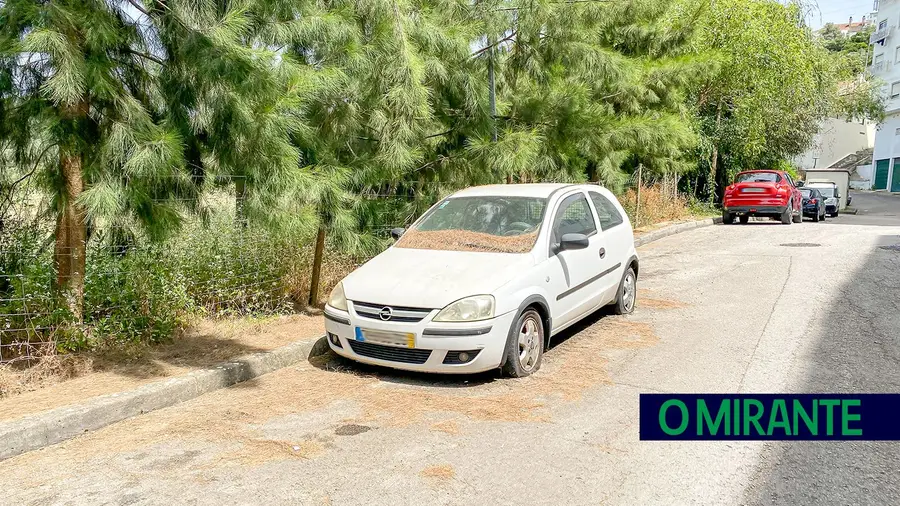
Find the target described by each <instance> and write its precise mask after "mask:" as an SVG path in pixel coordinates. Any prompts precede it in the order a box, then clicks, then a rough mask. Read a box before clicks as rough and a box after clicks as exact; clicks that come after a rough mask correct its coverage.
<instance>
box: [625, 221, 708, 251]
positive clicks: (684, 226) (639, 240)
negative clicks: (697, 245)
mask: <svg viewBox="0 0 900 506" xmlns="http://www.w3.org/2000/svg"><path fill="white" fill-rule="evenodd" d="M720 223H722V218H721V217H720V218H707V219H705V220H698V221H689V222H687V223H679V224H677V225H671V226H668V227H665V228H661V229H659V230H654V231H652V232H647V233H646V234H644V235H642V236H640V237H635V239H634V247H635V248H639V247H641V246H643V245H645V244H648V243H651V242H653V241H658V240H659V239H662V238H663V237H668V236H670V235H675V234H680V233H682V232H687V231H688V230H694V229H695V228H703V227H709V226H712V225H717V224H720Z"/></svg>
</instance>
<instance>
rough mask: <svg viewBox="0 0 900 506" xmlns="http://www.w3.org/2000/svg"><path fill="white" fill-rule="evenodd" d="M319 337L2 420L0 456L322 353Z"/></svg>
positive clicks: (60, 439)
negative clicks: (139, 385)
mask: <svg viewBox="0 0 900 506" xmlns="http://www.w3.org/2000/svg"><path fill="white" fill-rule="evenodd" d="M327 350H328V343H327V342H326V341H325V338H324V337H320V338H317V339H311V340H308V341H301V342H296V343H293V344H289V345H287V346H282V347H280V348H276V349H274V350H271V351H265V352H260V353H253V354H250V355H245V356H242V357H238V358H236V359H234V360H230V361H228V362H224V363H222V364H219V365H217V366H216V367H213V368H209V369H202V370H199V371H192V372H189V373H187V374H183V375H181V376H176V377H174V378H170V379H166V380H161V381H157V382H154V383H149V384H147V385H143V386H141V387H138V388H136V389H134V390H128V391H124V392H116V393H112V394H107V395H101V396H99V397H93V398H91V399H88V400H86V401H84V402H81V403H77V404H73V405H69V406H64V407H61V408H56V409H51V410H49V411H43V412H40V413H35V414H32V415H27V416H24V417H22V418H17V419H15V420H11V421H8V422H0V441H2V444H0V460H5V459H8V458H10V457H15V456H16V455H21V454H22V453H26V452H29V451H33V450H38V449H40V448H43V447H45V446H50V445H54V444H57V443H61V442H63V441H65V440H67V439H71V438H73V437H75V436H78V435H81V434H84V433H86V432H90V431H93V430H97V429H100V428H103V427H105V426H107V425H110V424H113V423H115V422H119V421H122V420H125V419H127V418H131V417H134V416H137V415H141V414H144V413H148V412H150V411H155V410H157V409H162V408H167V407H169V406H173V405H175V404H178V403H180V402H184V401H187V400H190V399H194V398H196V397H199V396H201V395H203V394H206V393H209V392H212V391H215V390H219V389H222V388H225V387H229V386H232V385H235V384H237V383H241V382H244V381H247V380H251V379H253V378H257V377H259V376H262V375H263V374H266V373H269V372H272V371H275V370H277V369H281V368H283V367H287V366H289V365H291V364H294V363H297V362H300V361H302V360H307V359H309V358H311V357H315V356H318V355H321V354H323V353H325V352H326V351H327Z"/></svg>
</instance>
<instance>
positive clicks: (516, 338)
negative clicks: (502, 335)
mask: <svg viewBox="0 0 900 506" xmlns="http://www.w3.org/2000/svg"><path fill="white" fill-rule="evenodd" d="M543 356H544V324H543V322H542V320H541V315H539V314H538V312H537V311H535V310H534V309H528V310H526V311H525V312H524V313H522V315H521V316H519V319H518V320H516V323H515V324H514V326H513V328H512V330H511V332H510V333H509V338H508V339H507V342H506V360H505V361H504V364H503V373H504V374H505V375H507V376H512V377H513V378H523V377H525V376H528V375H530V374H531V373H533V372H535V371H537V370H538V369H540V368H541V359H542V358H543Z"/></svg>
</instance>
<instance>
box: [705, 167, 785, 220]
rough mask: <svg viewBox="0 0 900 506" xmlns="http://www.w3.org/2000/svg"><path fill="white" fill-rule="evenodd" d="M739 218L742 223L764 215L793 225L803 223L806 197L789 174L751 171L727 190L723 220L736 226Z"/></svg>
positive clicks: (723, 207) (723, 204)
mask: <svg viewBox="0 0 900 506" xmlns="http://www.w3.org/2000/svg"><path fill="white" fill-rule="evenodd" d="M735 216H737V217H738V219H739V220H740V221H741V223H747V222H748V221H750V217H751V216H763V217H769V218H775V219H779V220H781V223H784V224H785V225H790V224H791V222H792V221H793V222H794V223H800V222H801V221H803V195H802V194H801V193H800V190H798V189H797V185H796V184H794V180H793V179H791V176H790V175H788V173H787V172H784V171H780V170H750V171H746V172H741V173H739V174H738V175H737V176H735V178H734V184H732V185H730V186H729V187H728V188H725V198H724V199H723V200H722V221H723V222H725V223H727V224H731V223H734V217H735Z"/></svg>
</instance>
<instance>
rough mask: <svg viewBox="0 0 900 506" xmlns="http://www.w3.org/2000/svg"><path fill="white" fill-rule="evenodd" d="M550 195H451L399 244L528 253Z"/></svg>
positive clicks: (447, 249) (444, 248)
mask: <svg viewBox="0 0 900 506" xmlns="http://www.w3.org/2000/svg"><path fill="white" fill-rule="evenodd" d="M546 207H547V199H543V198H534V197H502V196H484V197H457V198H448V199H445V200H444V201H443V202H441V203H440V204H438V205H437V206H436V207H434V208H433V209H432V210H431V211H429V212H428V213H427V214H426V215H425V216H423V217H422V219H421V220H420V222H419V223H418V225H416V226H415V227H413V228H412V229H411V230H409V231H407V232H406V233H405V234H403V237H401V238H400V240H399V241H397V244H396V245H395V246H396V247H399V248H413V249H430V250H445V251H481V252H499V253H526V252H528V251H531V249H532V248H533V247H534V243H535V241H536V240H537V236H538V232H539V231H540V228H541V223H542V222H543V219H544V211H545V210H546Z"/></svg>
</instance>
